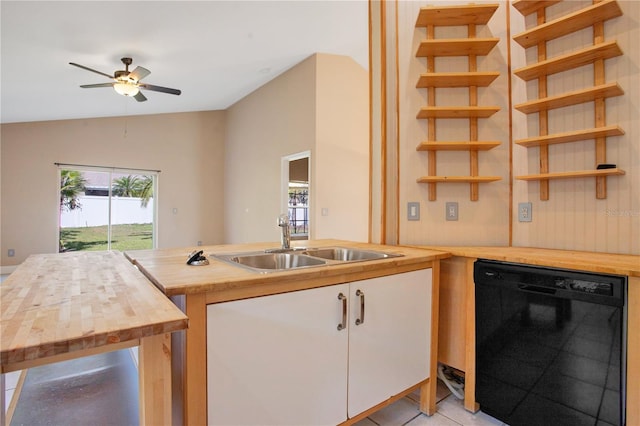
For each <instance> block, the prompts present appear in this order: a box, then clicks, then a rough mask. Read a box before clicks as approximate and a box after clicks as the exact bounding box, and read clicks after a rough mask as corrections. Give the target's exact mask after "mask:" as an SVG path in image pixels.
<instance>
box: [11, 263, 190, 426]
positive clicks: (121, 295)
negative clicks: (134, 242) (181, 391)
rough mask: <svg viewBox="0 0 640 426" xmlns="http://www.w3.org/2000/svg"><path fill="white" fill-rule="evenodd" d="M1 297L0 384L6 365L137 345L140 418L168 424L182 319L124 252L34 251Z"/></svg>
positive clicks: (37, 362) (184, 319) (18, 366)
mask: <svg viewBox="0 0 640 426" xmlns="http://www.w3.org/2000/svg"><path fill="white" fill-rule="evenodd" d="M0 301H1V303H0V313H1V317H0V318H1V321H0V361H1V364H0V365H1V370H0V372H1V373H2V382H4V373H8V372H11V371H16V370H22V369H27V368H31V367H36V366H39V365H43V364H49V363H53V362H58V361H65V360H69V359H74V358H79V357H83V356H88V355H95V354H98V353H102V352H109V351H114V350H120V349H124V348H129V347H133V346H140V348H139V384H140V424H142V425H147V424H148V425H165V424H171V333H172V332H175V331H179V330H183V329H186V328H187V326H188V319H187V317H186V316H185V315H184V314H183V313H182V312H181V311H180V310H179V309H178V308H177V307H176V306H175V305H174V304H173V303H172V302H171V301H170V300H169V299H168V298H167V297H166V296H164V295H163V294H162V293H161V292H160V291H158V289H156V288H155V286H154V285H153V284H151V283H150V282H149V281H148V280H147V279H146V278H144V276H143V275H142V274H140V273H139V272H138V270H137V269H136V268H135V267H133V266H132V265H131V263H130V262H129V261H127V259H125V257H124V256H123V255H122V253H120V252H116V251H102V252H75V253H63V254H42V255H32V256H30V257H29V258H28V259H27V260H26V261H25V262H24V263H23V264H22V265H20V266H19V267H18V268H17V269H16V270H15V271H14V272H13V273H12V274H11V275H10V276H9V277H8V278H7V280H5V281H4V282H3V283H2V285H0ZM1 398H2V404H1V405H2V406H3V408H4V392H2V396H1ZM1 417H2V418H1V420H2V424H4V423H5V419H4V409H3V410H2V414H1Z"/></svg>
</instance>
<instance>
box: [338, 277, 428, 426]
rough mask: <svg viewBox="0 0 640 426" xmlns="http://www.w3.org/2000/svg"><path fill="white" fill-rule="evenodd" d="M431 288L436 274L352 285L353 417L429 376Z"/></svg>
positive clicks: (350, 358) (350, 409) (351, 355)
mask: <svg viewBox="0 0 640 426" xmlns="http://www.w3.org/2000/svg"><path fill="white" fill-rule="evenodd" d="M431 284H432V276H431V269H425V270H420V271H414V272H408V273H404V274H398V275H391V276H388V277H381V278H374V279H370V280H364V281H358V282H353V283H351V284H350V297H349V303H350V305H351V309H350V310H351V319H350V322H349V404H348V405H349V417H350V418H351V417H353V416H355V415H357V414H360V413H361V412H363V411H365V410H367V409H369V408H371V407H373V406H374V405H376V404H379V403H380V402H382V401H385V400H387V399H388V398H389V397H391V396H393V395H396V394H398V393H400V392H402V391H404V390H406V389H408V388H409V387H411V386H413V385H416V384H417V383H419V382H421V381H423V380H425V379H426V378H428V377H429V359H430V346H431V345H430V342H431ZM358 290H360V292H361V293H362V294H364V308H365V309H364V310H365V315H364V322H363V323H362V324H360V325H356V323H355V321H356V319H358V318H360V315H361V297H362V296H361V295H357V294H356V293H357V291H358Z"/></svg>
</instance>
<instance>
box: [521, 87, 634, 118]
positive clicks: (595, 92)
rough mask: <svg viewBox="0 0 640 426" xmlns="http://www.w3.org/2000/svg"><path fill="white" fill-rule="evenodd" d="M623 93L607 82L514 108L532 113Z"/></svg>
mask: <svg viewBox="0 0 640 426" xmlns="http://www.w3.org/2000/svg"><path fill="white" fill-rule="evenodd" d="M623 94H624V90H622V88H621V87H620V86H619V85H618V83H608V84H602V85H600V86H594V87H589V88H587V89H581V90H576V91H573V92H567V93H563V94H560V95H556V96H550V97H548V98H542V99H536V100H533V101H529V102H525V103H522V104H518V105H515V107H514V108H515V109H517V110H518V111H520V112H522V113H524V114H532V113H535V112H540V111H548V110H551V109H556V108H563V107H566V106H571V105H578V104H582V103H585V102H590V101H594V100H595V99H598V98H611V97H614V96H621V95H623Z"/></svg>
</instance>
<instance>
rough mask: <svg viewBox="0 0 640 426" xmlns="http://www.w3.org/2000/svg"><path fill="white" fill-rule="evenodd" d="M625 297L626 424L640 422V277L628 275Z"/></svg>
mask: <svg viewBox="0 0 640 426" xmlns="http://www.w3.org/2000/svg"><path fill="white" fill-rule="evenodd" d="M627 294H628V296H629V297H628V299H627V354H628V355H627V424H628V425H638V424H640V404H638V401H640V332H639V331H638V330H640V278H639V277H629V288H628V292H627Z"/></svg>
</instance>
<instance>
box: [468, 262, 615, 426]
mask: <svg viewBox="0 0 640 426" xmlns="http://www.w3.org/2000/svg"><path fill="white" fill-rule="evenodd" d="M474 280H475V289H476V290H475V297H476V393H475V397H476V401H477V402H478V403H479V404H480V409H481V410H482V411H484V412H485V413H487V414H490V415H492V416H494V417H496V418H497V419H499V420H502V421H503V422H505V423H507V424H509V425H511V426H519V425H541V426H547V425H554V426H560V425H579V426H585V425H594V426H595V425H596V424H597V425H607V424H611V425H617V426H624V425H625V399H626V394H625V390H626V386H625V385H626V383H625V380H626V371H625V365H626V346H625V343H626V332H627V331H626V322H627V318H626V309H625V300H626V290H627V278H626V277H625V276H619V275H603V274H596V273H586V272H581V271H573V270H566V269H556V268H545V267H536V266H530V265H523V264H515V263H507V262H497V261H491V260H483V259H480V260H478V261H476V262H475V266H474Z"/></svg>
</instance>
